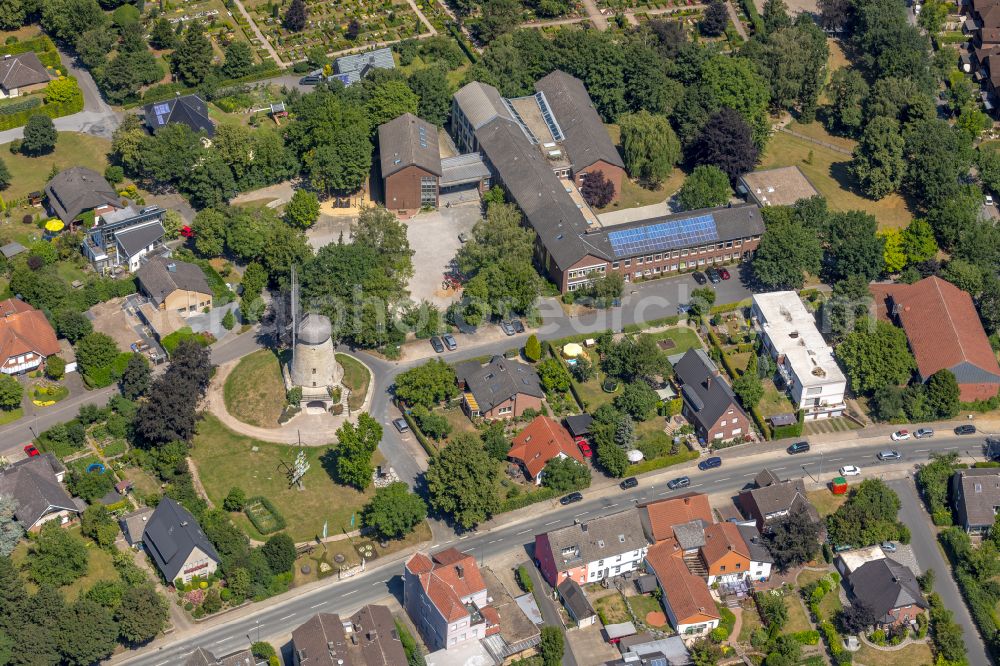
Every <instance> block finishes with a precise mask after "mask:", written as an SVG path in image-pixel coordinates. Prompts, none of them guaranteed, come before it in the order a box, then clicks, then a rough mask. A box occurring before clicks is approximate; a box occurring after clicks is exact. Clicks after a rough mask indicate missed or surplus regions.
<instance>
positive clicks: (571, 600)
mask: <svg viewBox="0 0 1000 666" xmlns="http://www.w3.org/2000/svg"><path fill="white" fill-rule="evenodd" d="M556 591H557V592H559V598H560V599H562V602H563V605H564V606H565V607H566V611H567V612H568V613H569V616H570V617H571V618H573V619H574V620H576V621H577V622H578V623H579V622H584V621H586V620H589V619H590V618H592V617H594V615H596V613H595V612H594V607H593V606H591V605H590V601H589V600H588V599H587V595H586V594H584V593H583V588H582V587H580V584H579V583H577V582H576V581H575V580H573V579H572V578H571V577H567V578H566V580H564V581H563V582H561V583H559V586H558V587H556Z"/></svg>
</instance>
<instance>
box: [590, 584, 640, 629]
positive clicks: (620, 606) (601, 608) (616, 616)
mask: <svg viewBox="0 0 1000 666" xmlns="http://www.w3.org/2000/svg"><path fill="white" fill-rule="evenodd" d="M594 610H595V611H597V612H598V613H603V619H604V620H605V623H606V624H618V623H620V622H631V620H632V618H631V617H630V616H629V614H628V609H626V608H625V600H624V599H622V597H621V595H620V594H618V593H617V592H616V593H615V594H609V595H607V596H606V597H601V598H600V599H598V600H597V601H595V602H594Z"/></svg>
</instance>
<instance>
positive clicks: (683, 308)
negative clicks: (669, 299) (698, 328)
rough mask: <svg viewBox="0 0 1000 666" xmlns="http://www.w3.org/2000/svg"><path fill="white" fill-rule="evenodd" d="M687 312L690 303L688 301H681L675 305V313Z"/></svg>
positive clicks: (689, 310)
mask: <svg viewBox="0 0 1000 666" xmlns="http://www.w3.org/2000/svg"><path fill="white" fill-rule="evenodd" d="M689 312H691V304H690V303H681V304H680V305H678V306H677V314H678V315H686V314H687V313H689Z"/></svg>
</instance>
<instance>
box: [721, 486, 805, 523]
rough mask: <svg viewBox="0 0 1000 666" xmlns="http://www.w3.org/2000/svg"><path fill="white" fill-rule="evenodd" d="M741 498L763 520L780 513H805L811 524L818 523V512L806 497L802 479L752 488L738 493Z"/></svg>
mask: <svg viewBox="0 0 1000 666" xmlns="http://www.w3.org/2000/svg"><path fill="white" fill-rule="evenodd" d="M740 497H741V498H749V499H750V501H752V502H753V503H754V504H755V505H756V506H757V510H758V511H759V512H760V515H761V517H763V518H764V519H766V518H767V516H769V515H771V514H777V513H781V512H785V511H787V512H789V513H797V512H799V511H805V512H807V513H808V515H809V517H810V519H812V521H813V522H817V521H819V512H817V511H816V507H814V506H813V505H812V503H811V502H810V501H809V499H808V498H807V497H806V487H805V484H804V483H803V482H802V479H785V480H784V481H781V482H779V483H772V484H771V485H769V486H764V487H763V488H754V489H753V490H746V491H744V492H742V493H740Z"/></svg>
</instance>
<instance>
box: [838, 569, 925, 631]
mask: <svg viewBox="0 0 1000 666" xmlns="http://www.w3.org/2000/svg"><path fill="white" fill-rule="evenodd" d="M847 584H848V586H849V587H850V590H851V593H852V595H853V597H854V602H855V603H859V602H860V603H863V604H866V605H867V606H868V607H870V608H871V609H872V610H873V611H875V617H876V618H877V620H876V624H877V625H878V626H880V627H896V626H900V625H908V624H911V623H915V622H916V618H917V616H918V615H920V614H921V613H923V612H924V611H925V610H926V609H927V608H928V605H927V600H926V599H924V595H923V594H922V593H921V591H920V585H919V584H918V583H917V579H916V577H915V576H914V575H913V572H912V571H910V569H909V567H907V566H905V565H903V564H900V563H899V562H897V561H896V560H894V559H892V558H889V557H886V558H883V559H880V560H875V561H873V562H867V563H865V564H863V565H862V566H860V567H859V568H857V569H855V570H854V571H852V572H851V574H850V576H848V577H847Z"/></svg>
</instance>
